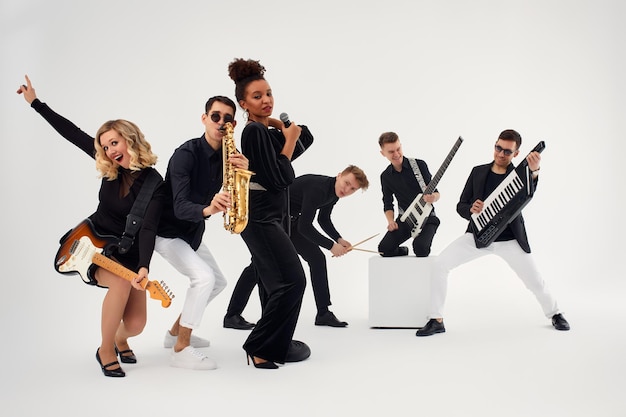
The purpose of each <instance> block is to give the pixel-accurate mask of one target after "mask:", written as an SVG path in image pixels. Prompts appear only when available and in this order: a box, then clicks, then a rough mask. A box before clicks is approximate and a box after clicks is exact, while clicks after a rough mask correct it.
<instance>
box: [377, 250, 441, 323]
mask: <svg viewBox="0 0 626 417" xmlns="http://www.w3.org/2000/svg"><path fill="white" fill-rule="evenodd" d="M432 259H433V256H429V257H426V258H418V257H416V256H411V255H409V256H396V257H390V258H383V257H382V256H373V257H371V258H370V260H369V325H370V327H386V328H420V327H422V326H424V325H425V324H426V322H427V321H428V313H429V309H430V269H431V262H432Z"/></svg>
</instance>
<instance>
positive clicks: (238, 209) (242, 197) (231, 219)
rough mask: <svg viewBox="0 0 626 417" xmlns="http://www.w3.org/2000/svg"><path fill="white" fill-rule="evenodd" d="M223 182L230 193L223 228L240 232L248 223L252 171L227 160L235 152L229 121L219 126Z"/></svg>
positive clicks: (231, 231) (232, 128) (225, 189)
mask: <svg viewBox="0 0 626 417" xmlns="http://www.w3.org/2000/svg"><path fill="white" fill-rule="evenodd" d="M221 130H223V131H224V136H222V161H223V164H224V166H223V168H224V169H223V183H222V187H223V189H224V191H226V192H227V193H228V194H229V195H230V207H229V208H228V209H227V210H226V211H225V212H224V229H226V230H228V231H229V232H230V233H241V232H243V230H244V229H245V228H246V225H247V224H248V193H249V191H250V177H251V176H252V175H254V172H252V171H248V170H247V169H241V168H235V167H233V164H232V163H231V162H230V161H229V159H230V156H231V155H234V154H236V153H237V148H236V147H235V140H234V138H233V132H234V130H235V128H234V127H233V125H232V123H231V122H230V121H227V122H226V123H224V125H223V126H222V127H221Z"/></svg>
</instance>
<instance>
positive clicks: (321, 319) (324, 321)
mask: <svg viewBox="0 0 626 417" xmlns="http://www.w3.org/2000/svg"><path fill="white" fill-rule="evenodd" d="M315 325H316V326H330V327H346V326H347V325H348V323H346V322H345V321H339V320H338V319H337V317H335V315H334V314H333V312H332V311H327V312H325V313H322V314H318V315H316V316H315Z"/></svg>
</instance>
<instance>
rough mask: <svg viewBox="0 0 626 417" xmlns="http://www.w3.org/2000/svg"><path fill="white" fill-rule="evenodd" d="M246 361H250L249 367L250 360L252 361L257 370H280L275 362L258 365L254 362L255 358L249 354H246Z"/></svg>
mask: <svg viewBox="0 0 626 417" xmlns="http://www.w3.org/2000/svg"><path fill="white" fill-rule="evenodd" d="M246 359H247V360H248V365H250V360H252V365H254V367H255V368H257V369H278V365H276V364H275V363H274V362H270V361H265V362H259V363H256V362H255V361H254V356H252V355H251V354H249V353H247V352H246Z"/></svg>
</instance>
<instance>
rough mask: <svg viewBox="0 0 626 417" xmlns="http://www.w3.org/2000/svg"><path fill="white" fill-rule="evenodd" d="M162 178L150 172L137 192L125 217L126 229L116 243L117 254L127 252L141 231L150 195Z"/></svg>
mask: <svg viewBox="0 0 626 417" xmlns="http://www.w3.org/2000/svg"><path fill="white" fill-rule="evenodd" d="M161 181H162V178H161V175H159V173H158V172H157V171H155V170H150V172H149V173H148V176H147V177H146V180H145V181H144V183H143V185H142V186H141V191H139V195H138V196H137V199H136V200H135V202H134V203H133V208H132V209H131V210H130V213H128V216H126V229H125V230H124V233H123V234H122V237H121V238H120V241H119V243H118V252H119V253H121V254H124V253H126V252H128V250H129V249H130V247H131V246H132V245H133V241H134V240H135V236H136V235H137V233H138V232H139V229H141V224H142V222H143V216H144V214H145V213H146V208H147V207H148V203H149V202H150V200H151V199H152V194H153V193H154V190H155V189H156V187H157V186H158V185H159V184H160V183H161Z"/></svg>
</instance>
